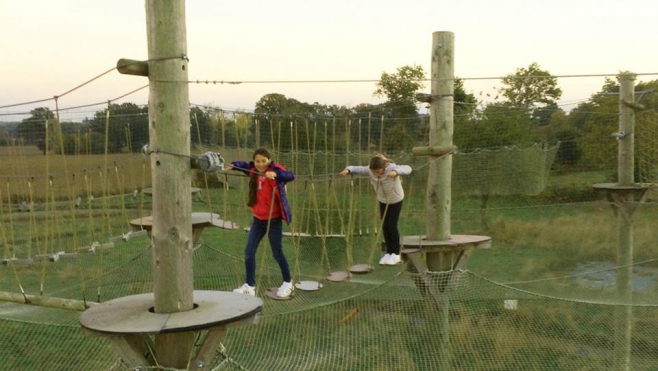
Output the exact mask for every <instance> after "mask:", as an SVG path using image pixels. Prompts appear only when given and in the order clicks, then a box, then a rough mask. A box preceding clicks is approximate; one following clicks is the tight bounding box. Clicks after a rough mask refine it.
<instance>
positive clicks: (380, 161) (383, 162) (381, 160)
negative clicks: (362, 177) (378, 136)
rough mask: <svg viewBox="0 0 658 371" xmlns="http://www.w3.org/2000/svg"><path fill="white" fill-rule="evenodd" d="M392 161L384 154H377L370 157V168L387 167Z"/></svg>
mask: <svg viewBox="0 0 658 371" xmlns="http://www.w3.org/2000/svg"><path fill="white" fill-rule="evenodd" d="M390 163H391V160H389V159H387V158H386V157H385V156H384V155H377V156H374V157H373V158H371V159H370V166H369V168H370V170H380V169H386V166H388V164H390Z"/></svg>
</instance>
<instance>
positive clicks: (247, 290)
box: [233, 283, 256, 296]
mask: <svg viewBox="0 0 658 371" xmlns="http://www.w3.org/2000/svg"><path fill="white" fill-rule="evenodd" d="M233 292H237V293H239V294H245V295H251V296H256V287H255V286H249V284H246V283H245V284H244V285H242V286H240V287H238V288H237V289H235V290H233Z"/></svg>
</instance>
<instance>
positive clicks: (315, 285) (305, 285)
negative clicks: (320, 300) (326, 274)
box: [295, 281, 322, 291]
mask: <svg viewBox="0 0 658 371" xmlns="http://www.w3.org/2000/svg"><path fill="white" fill-rule="evenodd" d="M295 287H296V288H297V289H299V290H302V291H317V290H320V289H321V288H322V284H321V283H320V282H317V281H299V282H297V283H296V284H295Z"/></svg>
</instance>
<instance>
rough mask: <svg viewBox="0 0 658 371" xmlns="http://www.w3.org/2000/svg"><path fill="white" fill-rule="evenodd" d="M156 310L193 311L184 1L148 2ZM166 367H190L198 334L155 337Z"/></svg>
mask: <svg viewBox="0 0 658 371" xmlns="http://www.w3.org/2000/svg"><path fill="white" fill-rule="evenodd" d="M146 26H147V40H148V59H149V62H148V73H149V80H150V89H149V134H150V145H149V148H150V149H151V150H152V151H154V153H153V154H152V155H151V173H152V181H153V229H152V234H151V238H152V243H153V294H154V311H155V312H156V313H174V312H183V311H188V310H191V309H193V306H194V302H193V292H194V286H193V272H192V253H193V247H194V246H193V235H192V223H191V213H192V199H191V197H190V184H191V175H190V174H191V173H190V163H189V162H190V161H189V157H187V156H189V154H190V118H189V113H188V112H189V93H188V86H187V64H188V63H187V62H188V61H187V57H186V55H187V36H186V25H185V0H146ZM155 340H156V345H155V348H156V349H155V355H156V359H157V360H158V363H159V364H160V365H161V366H166V367H173V368H181V369H184V368H187V366H188V365H187V362H188V358H189V356H190V354H191V350H192V347H193V345H194V333H193V332H186V333H180V334H160V335H156V339H155Z"/></svg>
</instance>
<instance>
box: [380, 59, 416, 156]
mask: <svg viewBox="0 0 658 371" xmlns="http://www.w3.org/2000/svg"><path fill="white" fill-rule="evenodd" d="M424 79H425V71H424V70H423V67H421V66H419V65H413V66H402V67H399V68H398V69H397V70H396V72H395V73H387V72H382V74H381V77H380V80H379V82H377V84H376V86H377V89H376V90H375V92H374V95H375V96H377V97H386V98H387V99H388V101H387V102H386V103H385V104H384V110H385V111H386V114H385V115H384V116H385V117H387V119H386V120H385V121H384V123H383V124H384V125H385V128H386V129H385V137H384V140H383V142H384V143H385V148H383V150H384V151H400V150H407V151H408V150H410V148H409V147H411V146H413V145H414V144H415V143H416V142H417V141H419V140H420V139H421V138H422V137H423V135H424V133H423V132H422V130H421V129H422V125H421V120H420V118H419V116H418V109H417V107H416V100H415V96H416V93H417V92H418V91H420V90H421V89H423V88H424V87H425V83H424Z"/></svg>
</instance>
